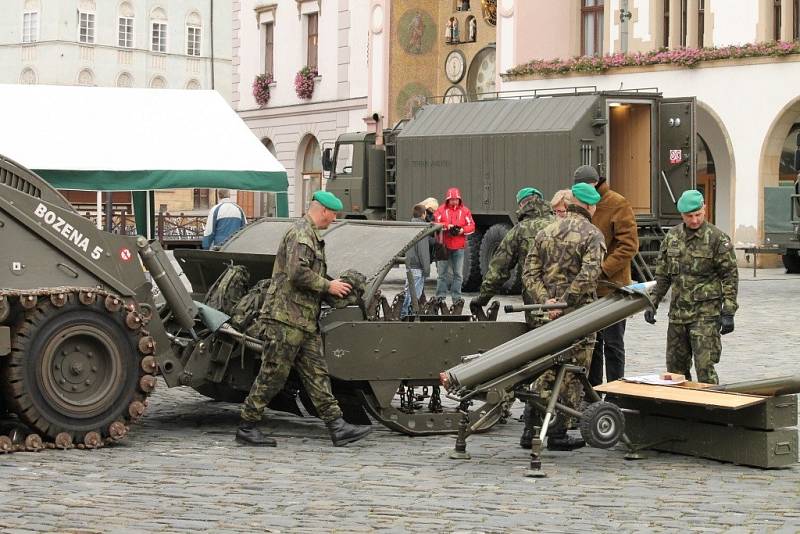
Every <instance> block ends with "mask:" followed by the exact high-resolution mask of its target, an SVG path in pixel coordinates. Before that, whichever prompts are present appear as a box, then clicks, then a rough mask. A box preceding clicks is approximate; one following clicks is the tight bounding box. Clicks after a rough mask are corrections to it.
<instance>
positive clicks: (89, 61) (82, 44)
mask: <svg viewBox="0 0 800 534" xmlns="http://www.w3.org/2000/svg"><path fill="white" fill-rule="evenodd" d="M2 15H3V16H2V17H0V64H2V65H3V68H2V69H0V83H23V84H52V85H86V86H106V87H120V88H125V87H151V88H157V89H215V90H217V91H218V92H219V93H220V94H221V95H222V96H223V97H225V98H226V99H227V100H228V101H230V99H231V16H230V4H229V3H227V2H222V1H220V0H217V1H216V2H214V0H210V1H209V0H119V1H118V0H60V1H58V2H54V1H48V0H6V1H4V2H3V7H2ZM87 105H91V103H90V102H87ZM198 113H202V110H198ZM120 120H124V110H120ZM154 127H157V125H154ZM88 148H89V149H90V147H88ZM68 196H69V197H70V200H71V201H73V202H74V203H77V204H79V205H80V204H94V202H95V198H94V197H95V195H94V193H93V192H70V193H68ZM156 197H157V199H156V204H157V205H159V204H164V205H166V206H167V209H168V210H170V211H172V212H176V211H186V210H194V209H198V210H203V209H206V208H208V205H209V202H210V203H212V204H213V201H214V199H213V193H211V194H210V193H209V190H208V189H196V190H194V191H192V190H178V191H169V192H167V191H163V192H158V193H157V194H156ZM209 197H211V198H209ZM126 198H128V197H127V194H115V203H120V204H127V203H128V201H127V200H126Z"/></svg>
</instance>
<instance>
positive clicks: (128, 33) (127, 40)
mask: <svg viewBox="0 0 800 534" xmlns="http://www.w3.org/2000/svg"><path fill="white" fill-rule="evenodd" d="M134 13H135V12H134V10H133V6H132V5H131V4H130V2H122V3H121V4H120V5H119V9H118V19H117V21H118V26H117V29H118V31H117V34H118V39H117V44H118V45H119V46H120V47H121V48H133V44H134V43H133V36H134V28H133V19H134Z"/></svg>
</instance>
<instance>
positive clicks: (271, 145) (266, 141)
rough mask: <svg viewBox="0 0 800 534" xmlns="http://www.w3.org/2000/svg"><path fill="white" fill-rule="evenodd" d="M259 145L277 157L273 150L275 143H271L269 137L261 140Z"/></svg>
mask: <svg viewBox="0 0 800 534" xmlns="http://www.w3.org/2000/svg"><path fill="white" fill-rule="evenodd" d="M261 144H262V145H264V146H265V147H266V149H267V150H269V153H270V154H272V155H273V156H275V157H278V152H277V151H276V150H275V143H273V142H272V139H270V138H269V137H265V138H264V139H262V140H261Z"/></svg>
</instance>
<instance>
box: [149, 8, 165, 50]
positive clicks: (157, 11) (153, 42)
mask: <svg viewBox="0 0 800 534" xmlns="http://www.w3.org/2000/svg"><path fill="white" fill-rule="evenodd" d="M150 50H152V51H153V52H162V53H166V52H167V13H166V12H165V11H164V10H163V9H161V8H160V7H156V8H154V9H153V10H152V11H151V12H150Z"/></svg>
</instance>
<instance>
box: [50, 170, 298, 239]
mask: <svg viewBox="0 0 800 534" xmlns="http://www.w3.org/2000/svg"><path fill="white" fill-rule="evenodd" d="M34 172H36V174H38V175H39V176H41V177H42V178H44V180H45V181H47V182H48V183H49V184H50V185H52V186H53V187H55V188H56V189H72V190H78V191H132V192H133V208H134V213H135V215H136V231H137V232H138V233H140V234H141V235H146V234H147V218H146V213H147V198H148V195H147V194H146V192H147V191H150V194H149V197H150V202H149V204H150V206H151V208H150V229H151V234H152V232H153V231H155V209H154V208H153V206H154V200H153V193H152V191H153V190H155V189H197V188H208V189H238V190H243V191H262V192H272V193H276V196H277V203H276V204H277V206H276V207H277V211H278V213H277V215H278V217H288V216H289V196H288V193H287V190H288V188H289V181H288V180H287V179H286V173H285V172H266V171H206V170H203V171H200V170H195V171H185V170H178V171H176V170H150V171H144V170H142V171H86V170H51V169H34ZM149 237H152V235H150V236H149Z"/></svg>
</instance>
